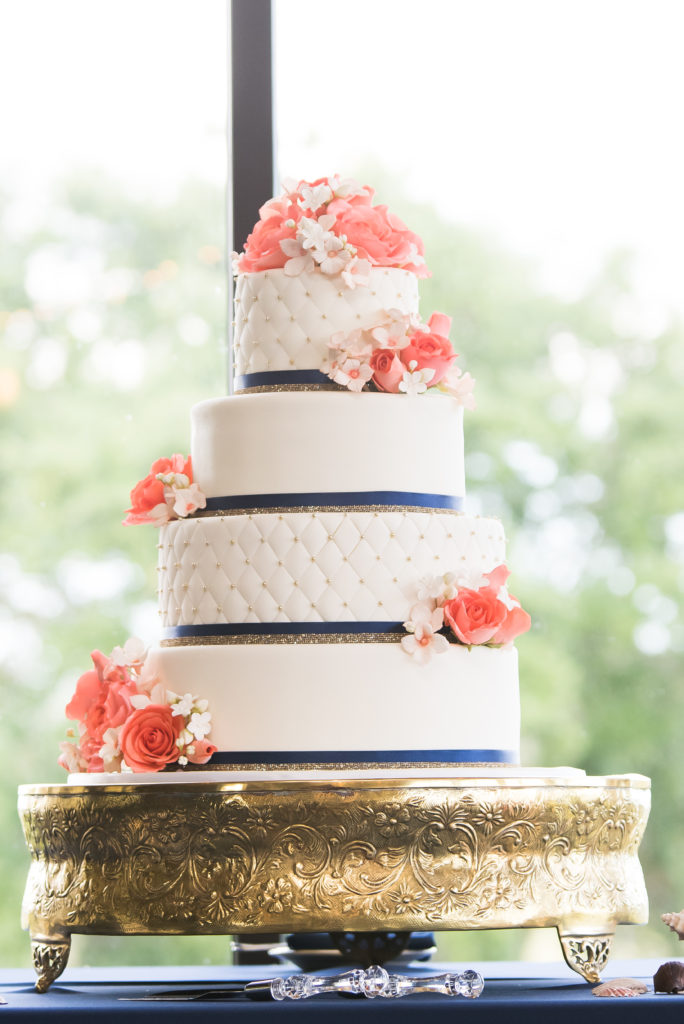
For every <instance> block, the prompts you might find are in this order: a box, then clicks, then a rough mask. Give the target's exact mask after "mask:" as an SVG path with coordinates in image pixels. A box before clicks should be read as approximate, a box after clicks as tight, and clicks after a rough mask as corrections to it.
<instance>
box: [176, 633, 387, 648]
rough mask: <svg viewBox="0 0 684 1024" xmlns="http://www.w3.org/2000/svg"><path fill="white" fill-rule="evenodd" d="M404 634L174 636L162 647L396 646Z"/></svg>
mask: <svg viewBox="0 0 684 1024" xmlns="http://www.w3.org/2000/svg"><path fill="white" fill-rule="evenodd" d="M405 635H406V634H405V633H265V634H259V635H255V634H253V635H251V636H235V635H233V636H174V637H169V638H168V639H166V640H162V641H161V646H162V647H188V646H189V647H211V646H221V645H223V644H398V643H400V642H401V638H402V636H405Z"/></svg>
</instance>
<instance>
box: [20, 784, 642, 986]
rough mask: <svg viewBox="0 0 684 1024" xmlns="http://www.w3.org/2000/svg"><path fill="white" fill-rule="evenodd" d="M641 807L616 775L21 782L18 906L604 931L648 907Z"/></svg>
mask: <svg viewBox="0 0 684 1024" xmlns="http://www.w3.org/2000/svg"><path fill="white" fill-rule="evenodd" d="M648 807H649V791H648V788H647V787H646V786H644V785H637V786H632V785H630V784H629V780H627V781H625V782H624V783H623V784H622V785H611V786H608V785H606V786H600V785H599V786H597V785H589V784H587V785H584V786H577V785H571V786H559V785H549V786H544V785H538V784H534V785H530V786H521V785H519V784H518V785H516V786H511V787H508V786H497V785H486V784H482V783H469V784H467V785H465V784H464V783H463V782H461V784H460V785H456V784H453V785H451V784H449V783H448V782H445V783H440V784H433V785H429V784H426V785H425V786H424V787H416V784H415V782H414V783H413V784H412V785H410V786H406V787H402V786H400V785H399V784H398V783H391V782H390V783H386V784H383V783H378V782H375V783H374V784H373V785H368V784H366V785H364V784H363V783H350V784H349V785H348V786H342V785H338V786H325V785H317V784H311V783H310V784H299V785H298V786H297V785H290V786H288V787H287V788H283V789H278V788H277V787H275V786H269V785H268V784H265V783H255V784H253V785H246V786H242V787H240V789H239V791H231V790H230V789H228V788H226V787H222V786H221V785H220V784H214V783H211V784H207V785H202V786H193V785H191V784H189V783H180V782H178V783H170V784H169V785H168V786H154V787H149V788H146V787H143V786H135V785H132V786H130V787H126V786H117V787H92V788H91V789H84V788H80V789H79V788H76V787H73V788H72V787H68V786H65V787H61V788H60V790H59V791H58V790H56V789H55V788H52V789H50V790H49V791H46V792H41V791H40V789H39V788H36V789H35V790H33V791H31V790H28V789H27V790H26V791H25V792H24V794H23V795H22V797H21V808H20V809H21V814H22V819H23V823H24V829H25V833H26V839H27V843H28V846H29V849H30V851H31V856H32V866H31V870H30V873H29V879H28V883H27V889H26V896H25V901H24V917H25V921H26V924H27V926H28V927H30V929H31V932H32V934H34V935H37V934H40V935H48V936H49V935H54V934H56V932H58V931H60V930H61V932H62V933H64V932H66V933H68V932H70V931H78V932H88V931H90V932H98V931H106V932H127V933H136V932H137V933H143V932H149V933H167V934H168V933H170V932H177V931H182V932H187V933H195V934H196V933H200V932H205V933H210V932H214V933H217V932H218V933H221V932H244V931H272V930H273V928H274V926H276V927H277V928H278V929H279V930H281V931H286V930H295V931H297V930H300V931H301V930H340V929H343V930H349V929H359V930H366V931H367V930H375V929H377V930H394V929H401V930H404V931H406V930H411V929H424V928H436V929H467V928H502V927H526V926H531V925H554V924H556V925H558V926H559V928H561V931H562V932H563V933H566V934H571V935H574V936H578V937H582V936H586V935H590V936H594V935H596V934H597V933H598V932H602V933H604V938H605V935H607V934H609V933H611V932H612V931H614V928H615V925H616V924H617V923H620V922H641V921H644V920H645V919H646V914H647V904H646V893H645V889H644V883H643V877H642V874H641V868H640V866H639V862H638V860H637V850H638V846H639V842H640V840H641V837H642V835H643V831H644V828H645V825H646V819H647V816H648ZM576 922H580V926H578V927H575V923H576ZM587 942H588V945H587V943H585V945H584V946H583V947H582V948H580V945H579V944H578V945H577V949H575V948H574V947H573V946H568V947H567V948H568V949H569V950H570V952H569V954H568V955H569V958H570V960H571V961H572V966H574V967H575V969H576V970H579V971H580V973H583V974H585V976H588V974H587V971H588V970H594V968H595V967H596V965H598V967H599V968H600V961H601V956H603V953H602V952H601V950H600V949H599V947H598V945H597V944H596V942H595V941H594V940H593V939H590V940H587ZM566 945H567V943H566ZM605 957H607V951H606V952H605ZM605 957H604V959H605Z"/></svg>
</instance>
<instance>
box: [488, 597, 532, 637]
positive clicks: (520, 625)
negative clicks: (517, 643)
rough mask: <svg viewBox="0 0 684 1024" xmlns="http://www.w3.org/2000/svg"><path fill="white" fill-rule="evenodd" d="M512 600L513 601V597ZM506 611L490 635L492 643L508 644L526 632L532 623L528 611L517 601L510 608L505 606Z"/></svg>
mask: <svg viewBox="0 0 684 1024" xmlns="http://www.w3.org/2000/svg"><path fill="white" fill-rule="evenodd" d="M512 600H513V601H515V598H512ZM506 612H507V614H506V618H505V619H504V621H503V623H502V625H501V626H500V627H499V629H498V630H497V631H496V633H495V634H494V636H493V637H492V640H491V642H492V643H493V644H509V643H510V642H511V640H515V638H516V636H520V634H521V633H526V632H527V630H528V629H529V628H530V626H531V624H532V620H531V619H530V616H529V615H528V613H527V612H526V611H524V610H523V609H522V608H521V607H520V605H519V604H517V603H516V604H514V605H513V607H512V608H507V609H506Z"/></svg>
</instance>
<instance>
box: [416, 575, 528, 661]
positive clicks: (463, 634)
mask: <svg viewBox="0 0 684 1024" xmlns="http://www.w3.org/2000/svg"><path fill="white" fill-rule="evenodd" d="M508 575H509V573H508V568H507V566H505V565H498V566H497V567H496V569H494V570H493V571H492V572H488V573H482V574H480V575H479V576H478V578H476V579H468V578H467V577H463V576H461V577H459V576H458V575H457V574H456V573H453V572H449V573H446V574H445V575H444V576H435V577H433V578H432V579H427V580H424V581H423V584H422V586H421V588H420V590H419V591H418V598H419V602H418V604H415V605H414V606H413V608H412V609H411V617H410V618H409V619H408V620H407V621H406V622H405V623H404V628H405V629H406V630H407V631H408V633H409V635H408V636H405V637H403V638H402V641H401V646H402V647H403V648H404V650H405V651H406V652H407V654H410V655H412V657H414V658H415V659H416V660H417V661H419V662H421V663H425V662H427V661H429V660H430V658H431V657H432V655H433V654H443V653H444V652H445V651H446V650H448V647H449V640H451V641H452V642H453V643H459V644H465V645H466V647H472V646H478V645H480V644H484V645H486V646H487V647H503V646H504V644H510V643H511V642H512V641H513V640H515V638H516V637H517V636H520V634H521V633H526V632H527V630H528V629H529V628H530V625H531V622H530V616H529V615H528V613H527V612H526V611H524V610H523V608H521V606H520V602H519V601H518V600H516V598H515V597H512V595H511V594H509V593H508V588H507V587H506V580H507V579H508ZM445 633H447V635H445Z"/></svg>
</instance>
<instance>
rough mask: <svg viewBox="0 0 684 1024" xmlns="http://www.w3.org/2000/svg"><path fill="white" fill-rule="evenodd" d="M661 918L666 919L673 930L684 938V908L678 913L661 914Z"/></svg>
mask: <svg viewBox="0 0 684 1024" xmlns="http://www.w3.org/2000/svg"><path fill="white" fill-rule="evenodd" d="M660 920H661V921H664V922H665V924H666V925H667V927H668V928H669V929H670V930H671V931H673V932H677V935H678V936H679V938H680V939H684V910H680V911H679V913H678V914H661V915H660Z"/></svg>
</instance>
